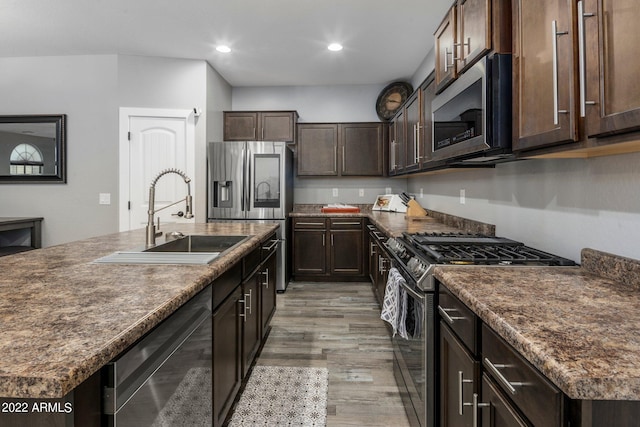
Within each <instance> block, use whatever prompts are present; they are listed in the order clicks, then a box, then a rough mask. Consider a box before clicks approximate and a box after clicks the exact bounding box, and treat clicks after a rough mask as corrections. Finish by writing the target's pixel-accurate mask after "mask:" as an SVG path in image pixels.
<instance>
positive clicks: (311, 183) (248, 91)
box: [232, 85, 406, 204]
mask: <svg viewBox="0 0 640 427" xmlns="http://www.w3.org/2000/svg"><path fill="white" fill-rule="evenodd" d="M384 87H385V85H355V86H305V87H293V86H281V87H236V88H233V92H232V93H233V101H232V105H233V109H234V110H263V111H264V110H296V111H298V114H299V115H300V118H299V122H300V123H305V122H306V123H313V122H320V123H323V122H324V123H326V122H378V121H380V119H379V118H378V116H377V114H376V109H375V104H376V99H377V98H378V95H379V93H380V91H381V90H382V89H383V88H384ZM387 187H390V188H392V191H393V192H398V191H403V190H404V189H405V188H406V180H405V179H394V180H389V179H384V178H297V177H296V178H295V180H294V194H293V199H294V203H314V204H315V203H321V204H326V203H358V204H361V203H362V204H373V202H374V201H375V198H376V196H377V195H379V194H385V191H386V189H387ZM334 188H338V197H333V189H334ZM360 189H362V190H364V197H360V196H359V190H360Z"/></svg>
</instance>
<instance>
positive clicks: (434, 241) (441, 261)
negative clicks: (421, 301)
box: [386, 233, 575, 291]
mask: <svg viewBox="0 0 640 427" xmlns="http://www.w3.org/2000/svg"><path fill="white" fill-rule="evenodd" d="M386 246H387V248H388V249H389V251H390V252H391V254H392V256H393V257H394V259H395V261H396V262H395V264H396V267H400V268H401V269H402V270H403V273H405V274H403V275H404V276H405V278H409V279H411V280H412V281H413V282H414V283H415V285H416V286H417V287H418V288H420V289H421V290H423V291H433V290H435V289H434V282H433V274H432V272H433V267H434V266H435V265H506V266H571V265H575V263H574V262H573V261H571V260H569V259H566V258H562V257H559V256H557V255H553V254H550V253H548V252H544V251H540V250H538V249H535V248H531V247H529V246H526V245H525V244H524V243H521V242H517V241H515V240H511V239H507V238H504V237H497V236H488V235H483V234H475V233H404V234H403V235H402V237H396V238H390V239H388V240H387V242H386ZM407 275H409V276H410V277H406V276H407Z"/></svg>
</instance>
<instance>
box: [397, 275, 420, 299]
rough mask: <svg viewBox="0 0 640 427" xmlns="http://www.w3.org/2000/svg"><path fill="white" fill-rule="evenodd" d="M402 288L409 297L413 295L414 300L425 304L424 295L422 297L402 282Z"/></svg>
mask: <svg viewBox="0 0 640 427" xmlns="http://www.w3.org/2000/svg"><path fill="white" fill-rule="evenodd" d="M405 280H406V279H405ZM400 286H402V287H403V288H404V290H405V291H407V293H408V294H409V295H411V296H412V297H413V298H415V299H417V300H419V301H420V302H421V303H423V304H424V300H425V297H424V294H423V295H420V294H419V293H417V292H416V291H414V290H413V289H411V288H410V287H409V285H408V284H407V283H403V282H400Z"/></svg>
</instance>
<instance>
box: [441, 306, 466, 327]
mask: <svg viewBox="0 0 640 427" xmlns="http://www.w3.org/2000/svg"><path fill="white" fill-rule="evenodd" d="M447 311H457V310H456V309H455V308H442V307H440V306H438V313H440V316H442V318H443V319H444V320H446V322H447V323H448V324H450V325H453V324H454V323H455V321H456V320H464V319H465V317H464V316H455V317H451V316H449V313H447Z"/></svg>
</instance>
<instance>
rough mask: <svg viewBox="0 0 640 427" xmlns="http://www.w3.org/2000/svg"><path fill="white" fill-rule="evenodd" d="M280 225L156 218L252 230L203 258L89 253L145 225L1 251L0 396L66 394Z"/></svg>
mask: <svg viewBox="0 0 640 427" xmlns="http://www.w3.org/2000/svg"><path fill="white" fill-rule="evenodd" d="M277 227H278V226H277V225H276V224H255V223H248V224H245V223H211V224H171V225H165V226H164V227H163V229H164V231H165V232H170V231H182V232H183V233H185V234H220V235H251V236H253V237H252V238H250V239H249V240H247V241H246V242H244V243H243V244H242V245H240V246H238V247H237V248H235V249H233V250H232V251H229V252H227V253H226V254H224V255H223V256H221V257H219V258H217V259H215V260H214V261H213V262H212V263H211V264H209V265H140V264H139V265H121V264H97V263H93V262H92V261H93V260H95V259H97V258H100V257H102V256H105V255H108V254H109V253H111V252H114V251H118V250H127V249H132V248H139V247H141V246H144V241H145V230H144V229H139V230H135V231H130V232H123V233H116V234H111V235H106V236H100V237H95V238H91V239H87V240H82V241H78V242H73V243H68V244H63V245H59V246H52V247H49V248H45V249H38V250H34V251H30V252H24V253H20V254H16V255H11V256H6V257H2V258H0V271H2V275H0V330H1V331H2V336H1V338H0V354H1V355H2V357H0V397H15V398H60V397H63V396H64V395H66V394H67V393H69V392H70V391H71V390H73V389H74V388H75V387H76V386H78V385H79V384H80V383H82V382H83V381H84V380H86V379H87V378H89V376H91V375H92V374H93V373H95V372H96V371H97V370H98V369H100V368H101V367H102V366H104V365H105V364H106V363H108V362H109V361H111V360H112V359H114V358H115V357H116V356H118V354H120V353H121V352H122V351H123V350H125V349H126V348H128V347H129V346H130V345H131V344H133V343H134V342H135V341H136V340H137V339H139V338H140V337H142V336H143V335H144V334H145V333H146V332H148V331H149V330H151V329H152V328H153V327H154V326H156V325H157V324H158V323H160V322H161V321H162V320H163V319H165V318H166V317H168V316H169V315H170V314H171V313H173V312H174V311H175V310H176V309H177V308H178V307H180V306H181V305H182V304H184V303H185V302H186V301H188V300H189V299H190V298H192V297H193V296H194V295H195V294H196V293H198V292H199V291H200V290H202V289H204V288H205V287H206V286H207V285H208V284H209V283H211V281H212V280H213V279H215V278H216V277H218V276H219V275H220V274H222V273H223V272H224V271H226V270H227V269H228V268H229V267H230V266H232V265H233V264H235V263H236V262H237V261H238V260H239V259H240V258H242V257H243V256H245V255H246V254H247V253H249V252H250V251H251V250H252V249H254V248H255V247H258V246H259V244H260V242H261V241H262V240H264V239H265V238H266V237H268V235H269V234H270V233H271V232H273V231H274V230H276V229H277ZM160 239H163V238H160ZM214 286H215V284H214Z"/></svg>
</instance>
